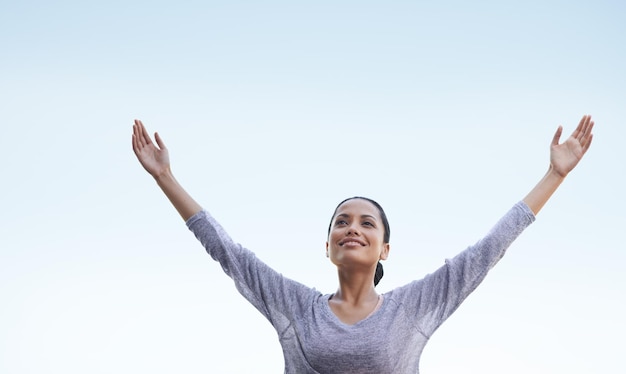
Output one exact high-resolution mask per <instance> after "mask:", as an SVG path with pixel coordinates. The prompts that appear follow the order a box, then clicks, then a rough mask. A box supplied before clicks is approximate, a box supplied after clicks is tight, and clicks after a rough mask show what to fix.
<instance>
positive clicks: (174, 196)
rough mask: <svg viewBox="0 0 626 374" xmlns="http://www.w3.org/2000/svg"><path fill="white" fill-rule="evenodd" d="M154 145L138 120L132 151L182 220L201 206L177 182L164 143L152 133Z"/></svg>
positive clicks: (196, 211)
mask: <svg viewBox="0 0 626 374" xmlns="http://www.w3.org/2000/svg"><path fill="white" fill-rule="evenodd" d="M154 138H155V140H156V145H155V144H154V143H153V142H152V139H150V135H149V134H148V131H146V128H145V127H144V125H143V123H141V121H140V120H135V124H134V125H133V151H134V152H135V155H136V156H137V159H138V160H139V162H140V163H141V166H143V168H144V169H146V171H147V172H148V173H149V174H150V175H152V177H153V178H154V179H155V180H156V182H157V184H158V185H159V187H161V190H162V191H163V192H164V193H165V196H167V198H168V199H169V200H170V202H171V203H172V205H174V208H176V210H177V211H178V213H179V214H180V216H181V217H182V218H183V220H185V221H187V220H188V219H189V218H191V216H193V215H194V214H196V213H198V212H199V211H200V210H202V207H201V206H200V205H199V204H198V203H197V202H196V201H195V200H194V199H193V198H192V197H191V195H189V194H188V193H187V191H185V189H184V188H183V187H182V186H181V185H180V184H179V183H178V181H177V180H176V178H174V175H173V174H172V170H171V168H170V157H169V152H168V151H167V147H165V143H164V142H163V140H162V139H161V137H160V136H159V134H158V133H154Z"/></svg>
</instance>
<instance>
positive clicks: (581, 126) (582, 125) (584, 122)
mask: <svg viewBox="0 0 626 374" xmlns="http://www.w3.org/2000/svg"><path fill="white" fill-rule="evenodd" d="M590 120H591V116H589V115H587V114H585V115H584V116H583V117H582V118H581V119H580V122H579V123H578V126H577V127H576V130H574V132H573V133H572V137H573V138H575V139H578V141H581V139H582V137H583V136H584V135H585V129H586V128H587V126H588V125H589V122H590Z"/></svg>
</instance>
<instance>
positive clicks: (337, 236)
mask: <svg viewBox="0 0 626 374" xmlns="http://www.w3.org/2000/svg"><path fill="white" fill-rule="evenodd" d="M384 235H385V228H384V226H383V222H382V219H381V217H380V213H379V212H378V208H376V207H375V206H374V205H373V204H372V203H370V202H369V201H367V200H363V199H359V198H356V199H352V200H348V201H346V202H345V203H343V204H341V206H339V208H338V209H337V212H336V213H335V216H334V217H333V220H332V223H331V229H330V234H329V235H328V241H327V242H326V255H327V256H328V257H329V258H330V260H331V261H332V262H333V263H334V264H335V265H337V266H342V265H343V266H363V267H371V266H373V265H375V264H376V263H377V262H378V261H379V260H385V259H386V258H387V255H388V254H389V243H384Z"/></svg>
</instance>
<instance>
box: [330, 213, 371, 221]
mask: <svg viewBox="0 0 626 374" xmlns="http://www.w3.org/2000/svg"><path fill="white" fill-rule="evenodd" d="M339 217H341V218H350V215H349V214H348V213H341V214H337V215H336V216H335V219H337V218H339ZM361 218H370V219H373V220H374V221H378V220H377V219H376V217H375V216H373V215H371V214H361Z"/></svg>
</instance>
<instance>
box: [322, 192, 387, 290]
mask: <svg viewBox="0 0 626 374" xmlns="http://www.w3.org/2000/svg"><path fill="white" fill-rule="evenodd" d="M354 199H361V200H365V201H368V202H370V203H371V204H372V205H374V206H375V207H376V209H378V214H379V215H380V219H381V220H382V221H383V228H384V229H385V232H384V235H383V242H385V243H389V237H390V236H391V228H390V227H389V220H388V219H387V215H386V214H385V211H384V210H383V207H382V206H380V204H378V203H377V202H376V201H374V200H372V199H370V198H368V197H362V196H354V197H349V198H347V199H345V200H343V201H342V202H340V203H339V204H337V207H336V208H335V211H334V212H333V215H332V217H330V224H329V225H328V235H330V229H331V228H332V226H333V219H334V218H335V214H337V210H339V207H340V206H341V205H343V203H345V202H346V201H350V200H354ZM383 275H384V272H383V264H381V263H380V261H378V264H376V273H375V274H374V286H376V285H378V282H380V280H381V278H382V277H383Z"/></svg>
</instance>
